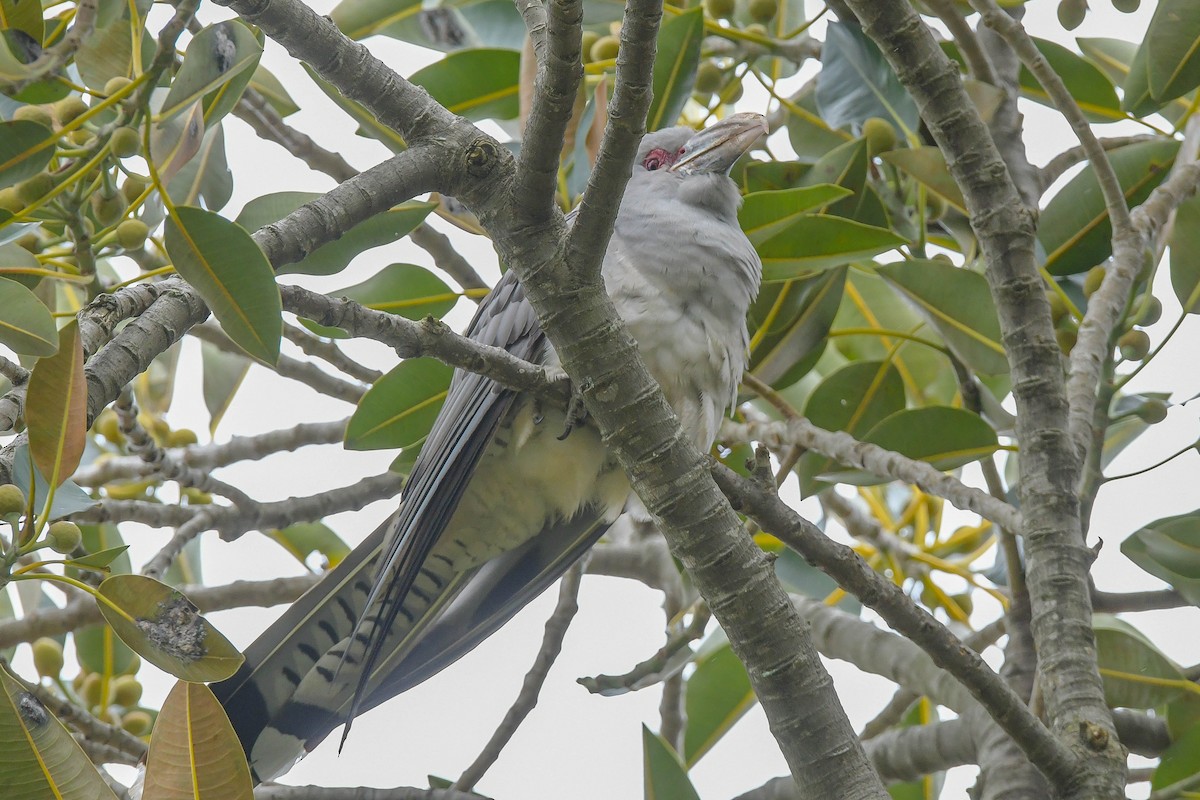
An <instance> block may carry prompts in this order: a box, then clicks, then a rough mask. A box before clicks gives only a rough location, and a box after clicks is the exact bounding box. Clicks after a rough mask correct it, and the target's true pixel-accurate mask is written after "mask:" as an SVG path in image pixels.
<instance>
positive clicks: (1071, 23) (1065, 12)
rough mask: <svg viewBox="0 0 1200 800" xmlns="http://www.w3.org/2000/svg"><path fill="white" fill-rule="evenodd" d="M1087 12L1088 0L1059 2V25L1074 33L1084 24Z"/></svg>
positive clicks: (1064, 0)
mask: <svg viewBox="0 0 1200 800" xmlns="http://www.w3.org/2000/svg"><path fill="white" fill-rule="evenodd" d="M1087 10H1088V7H1087V0H1059V4H1058V24H1060V25H1062V26H1063V27H1064V28H1066V29H1067V30H1069V31H1073V30H1075V29H1076V28H1078V27H1079V26H1080V25H1082V24H1083V19H1084V17H1086V16H1087Z"/></svg>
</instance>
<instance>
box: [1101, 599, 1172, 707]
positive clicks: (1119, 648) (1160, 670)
mask: <svg viewBox="0 0 1200 800" xmlns="http://www.w3.org/2000/svg"><path fill="white" fill-rule="evenodd" d="M1092 626H1093V628H1094V629H1095V631H1096V651H1097V659H1098V661H1099V665H1100V676H1101V677H1102V678H1103V679H1104V701H1105V703H1107V704H1108V705H1109V706H1111V707H1113V708H1154V707H1155V706H1160V705H1163V704H1166V703H1169V702H1171V700H1173V699H1175V698H1176V697H1178V696H1179V695H1180V693H1181V692H1182V691H1183V688H1182V687H1183V686H1184V685H1185V684H1186V683H1187V679H1186V678H1185V677H1184V675H1183V672H1182V671H1181V670H1180V669H1179V667H1177V666H1176V665H1175V663H1174V662H1173V661H1171V659H1169V658H1167V657H1166V656H1165V655H1163V654H1162V653H1161V652H1159V650H1158V648H1157V647H1155V646H1154V645H1153V644H1151V642H1150V640H1149V639H1147V638H1146V637H1145V636H1144V635H1143V634H1142V632H1141V631H1139V630H1138V629H1137V628H1135V627H1133V626H1132V625H1130V624H1129V623H1128V622H1125V621H1124V620H1121V619H1118V618H1116V617H1114V616H1111V615H1109V614H1095V615H1094V616H1093V617H1092Z"/></svg>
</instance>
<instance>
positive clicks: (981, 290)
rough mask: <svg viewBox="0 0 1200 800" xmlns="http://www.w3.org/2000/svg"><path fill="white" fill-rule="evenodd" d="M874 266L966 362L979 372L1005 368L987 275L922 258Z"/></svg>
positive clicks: (1006, 361)
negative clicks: (985, 276)
mask: <svg viewBox="0 0 1200 800" xmlns="http://www.w3.org/2000/svg"><path fill="white" fill-rule="evenodd" d="M876 271H877V272H878V273H879V274H880V275H882V276H883V277H884V278H886V279H887V280H888V281H890V282H891V283H892V285H893V286H895V287H896V288H897V290H898V291H899V292H900V293H901V294H902V295H903V296H904V297H905V298H906V299H908V300H909V301H910V302H912V303H913V304H914V305H916V307H917V308H918V309H919V310H920V312H921V314H922V315H924V316H925V318H926V319H928V320H929V322H930V324H932V325H933V327H934V328H935V329H937V332H938V333H940V334H941V335H942V338H943V339H945V341H946V344H947V345H948V346H949V347H950V350H951V351H953V353H954V354H955V355H956V356H958V358H959V359H960V360H961V361H962V362H963V363H964V364H966V365H967V366H968V367H970V368H971V369H972V370H974V371H975V372H978V373H981V374H983V375H1001V374H1004V373H1006V372H1008V359H1007V358H1006V357H1005V355H1004V346H1003V345H1002V344H1001V343H1000V320H999V318H998V317H997V316H996V307H995V306H994V305H993V304H992V295H991V292H990V291H989V290H988V285H987V279H986V278H984V277H983V276H982V275H980V274H979V273H978V272H974V271H972V270H969V269H964V268H960V267H956V266H954V265H953V264H949V263H947V262H945V261H936V260H923V259H914V260H911V261H898V262H894V263H891V264H881V265H880V266H879V267H877V268H876Z"/></svg>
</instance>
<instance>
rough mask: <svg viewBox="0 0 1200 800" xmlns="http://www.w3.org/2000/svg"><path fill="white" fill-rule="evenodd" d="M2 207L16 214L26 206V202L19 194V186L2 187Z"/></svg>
mask: <svg viewBox="0 0 1200 800" xmlns="http://www.w3.org/2000/svg"><path fill="white" fill-rule="evenodd" d="M0 208H2V209H4V210H5V211H11V212H12V213H14V214H16V213H17V212H18V211H20V210H21V209H23V208H25V204H24V203H22V202H21V198H20V197H18V196H17V187H15V186H7V187H5V188H3V189H0Z"/></svg>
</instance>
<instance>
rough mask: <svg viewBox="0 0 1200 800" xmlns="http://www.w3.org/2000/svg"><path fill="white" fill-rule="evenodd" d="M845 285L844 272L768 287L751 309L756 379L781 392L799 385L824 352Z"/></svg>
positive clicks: (753, 361) (832, 271)
mask: <svg viewBox="0 0 1200 800" xmlns="http://www.w3.org/2000/svg"><path fill="white" fill-rule="evenodd" d="M845 283H846V271H845V269H844V268H839V269H832V270H827V271H825V272H823V273H820V274H817V275H814V276H813V277H811V278H800V279H796V280H791V281H784V282H782V283H769V284H767V285H766V286H764V287H763V289H762V291H761V292H759V294H758V299H757V300H755V302H754V305H752V306H751V307H750V314H749V319H750V324H751V326H752V328H753V333H752V334H751V337H750V365H749V369H750V371H751V372H752V373H754V376H755V377H757V378H759V379H760V380H763V381H766V382H767V383H769V384H770V385H771V386H773V387H775V388H777V389H782V388H785V387H787V386H790V385H791V384H793V383H795V382H796V381H798V380H800V378H801V377H803V376H804V374H805V373H806V372H808V370H810V369H812V367H813V365H814V364H816V361H817V359H818V358H820V356H821V352H822V351H823V350H824V349H825V342H826V336H827V334H828V333H829V327H830V326H831V325H832V324H833V320H834V317H836V316H837V312H838V308H839V306H840V305H841V301H842V287H843V286H844V285H845Z"/></svg>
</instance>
